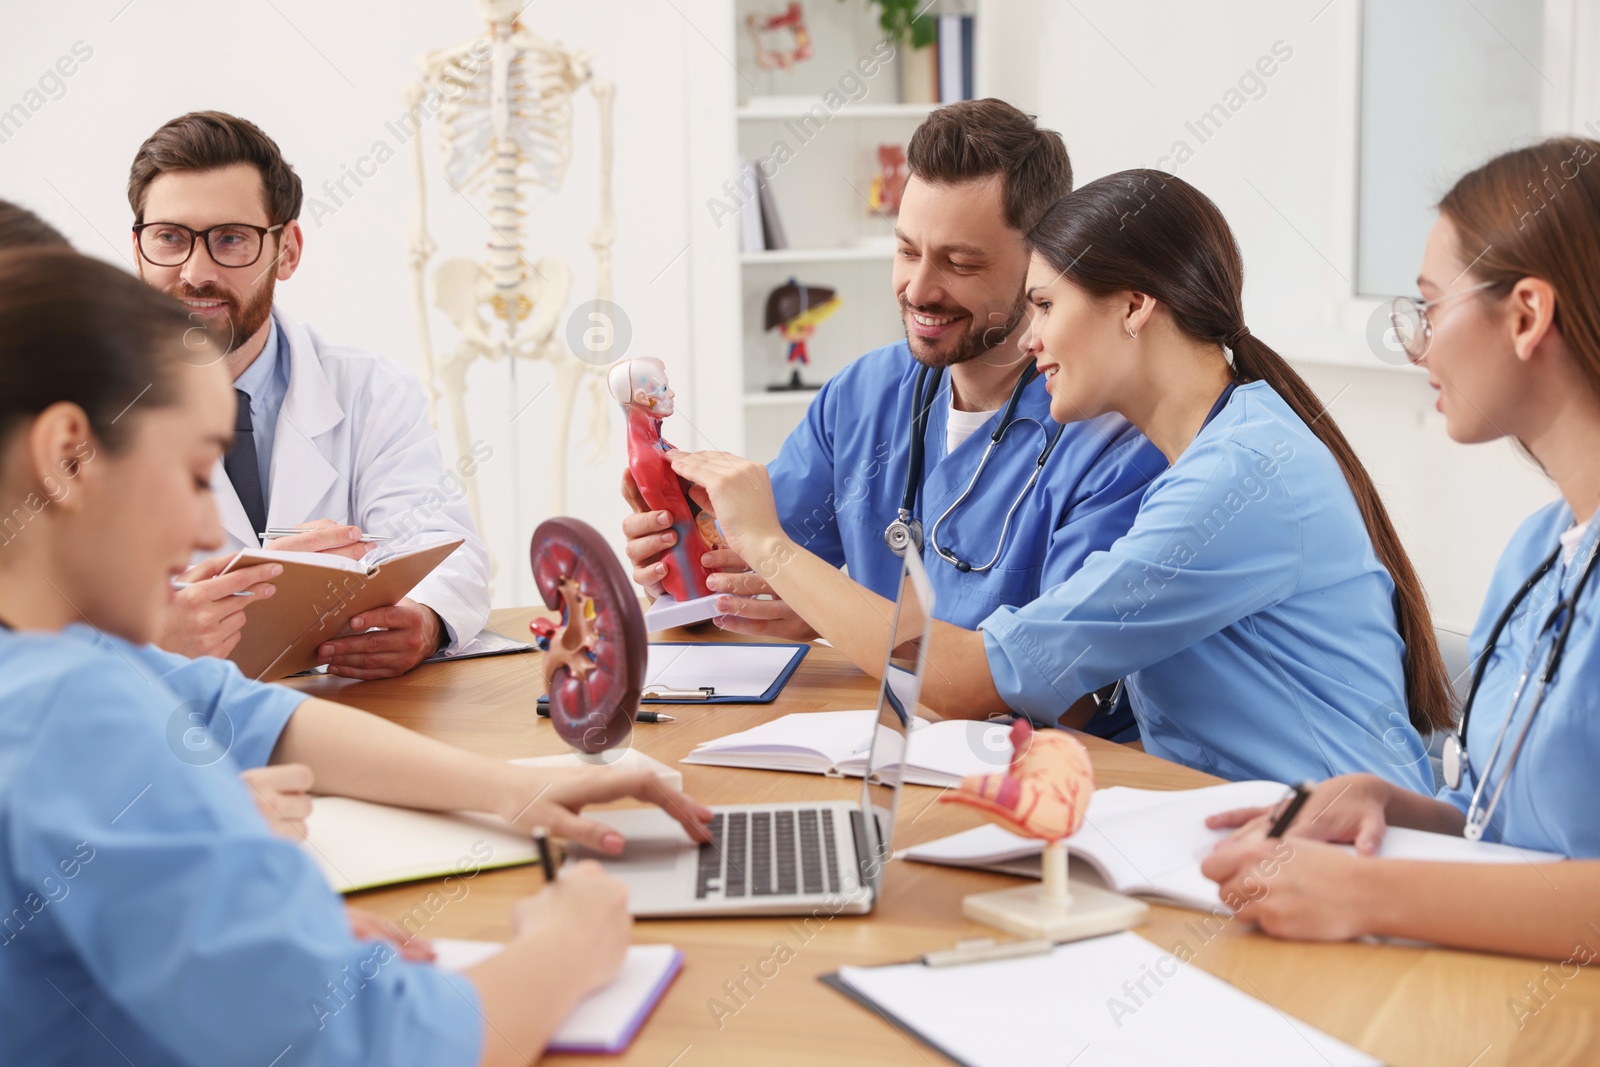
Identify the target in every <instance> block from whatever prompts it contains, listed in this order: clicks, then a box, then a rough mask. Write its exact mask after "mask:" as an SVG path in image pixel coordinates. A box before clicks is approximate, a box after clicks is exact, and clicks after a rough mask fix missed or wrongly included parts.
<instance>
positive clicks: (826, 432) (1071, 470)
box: [623, 99, 1167, 739]
mask: <svg viewBox="0 0 1600 1067" xmlns="http://www.w3.org/2000/svg"><path fill="white" fill-rule="evenodd" d="M907 161H908V165H909V170H910V178H909V179H908V181H907V183H906V189H905V196H904V198H903V199H902V201H901V206H900V214H899V217H898V219H897V224H896V227H895V234H896V237H897V239H898V242H899V247H898V250H897V253H896V256H895V265H894V295H895V299H896V300H897V301H898V303H899V305H900V314H901V319H902V322H903V325H904V327H905V331H906V337H905V340H902V341H896V342H895V343H893V344H890V345H886V346H884V347H883V348H880V349H877V350H875V351H872V352H869V353H867V354H866V355H864V356H862V357H861V358H859V359H857V360H856V361H855V362H853V363H851V364H850V365H849V366H848V367H846V368H845V369H844V370H842V371H840V372H839V373H838V374H836V375H834V376H833V377H832V378H831V379H829V380H828V382H827V383H826V384H825V385H824V386H823V387H822V390H821V392H820V393H818V395H817V397H816V399H815V400H814V401H812V403H811V405H810V407H809V409H808V410H807V412H806V418H805V421H804V422H803V423H802V424H801V425H800V426H799V427H798V428H796V429H795V431H794V432H793V433H791V434H790V435H789V438H788V440H787V441H785V442H784V446H783V449H782V451H781V452H780V453H779V455H778V458H777V459H776V460H775V461H773V462H772V463H771V464H770V466H769V471H770V473H771V476H772V487H773V492H774V494H775V496H776V499H777V502H778V507H779V511H780V515H781V518H782V521H783V525H784V528H785V530H786V531H787V533H788V534H789V536H790V537H791V538H793V539H794V540H795V541H796V542H797V543H798V544H799V545H801V546H802V547H804V548H806V549H809V550H810V551H812V552H814V553H816V554H817V555H819V556H821V557H822V558H824V559H826V560H828V561H829V562H831V563H833V564H835V565H836V566H843V567H847V568H848V569H849V572H850V575H851V577H852V578H854V579H855V580H856V581H858V582H861V583H862V584H863V585H865V586H866V587H867V588H869V589H871V590H872V591H873V592H876V593H878V594H880V595H882V596H885V597H891V598H892V597H893V596H894V595H895V592H896V591H897V588H898V583H899V577H900V560H899V558H898V557H897V556H896V555H895V554H894V552H892V551H891V550H890V548H889V547H888V545H887V544H886V542H885V539H884V538H885V531H886V530H887V528H888V527H889V526H890V524H891V523H893V522H894V521H895V520H896V519H897V518H899V517H901V516H900V510H901V508H902V505H903V504H904V503H905V493H906V487H907V471H908V467H909V466H910V465H911V463H912V460H913V459H914V458H915V457H914V455H913V453H914V451H920V452H921V453H922V455H921V465H920V471H919V472H918V474H917V476H916V478H915V479H914V495H913V498H912V500H911V507H910V508H909V509H907V510H908V511H909V512H910V516H911V517H912V518H914V519H915V520H917V521H918V522H919V523H920V525H921V526H922V529H923V533H922V538H921V540H922V557H923V560H924V562H925V564H926V566H927V570H928V574H929V576H930V578H931V579H932V581H933V584H934V590H935V601H936V605H937V606H936V612H937V614H938V616H939V618H941V619H943V620H945V621H947V622H950V623H952V624H954V625H959V626H967V627H975V626H977V625H978V623H980V622H982V621H983V620H984V619H985V618H987V617H988V616H989V615H990V614H991V613H992V612H993V611H994V610H995V609H997V608H999V607H1001V606H1003V605H1011V606H1021V605H1023V604H1026V603H1028V602H1029V601H1031V600H1033V599H1034V598H1036V597H1037V596H1038V595H1039V593H1040V591H1041V590H1043V589H1048V588H1050V587H1051V586H1053V585H1055V584H1057V583H1059V582H1062V581H1064V580H1065V579H1066V578H1068V577H1069V576H1071V575H1072V574H1073V573H1074V572H1076V571H1077V569H1078V567H1079V566H1080V565H1082V563H1083V561H1084V559H1085V557H1087V556H1088V555H1089V554H1090V553H1091V552H1095V551H1098V550H1101V549H1105V548H1108V547H1109V546H1110V545H1111V543H1112V542H1114V541H1115V540H1116V539H1117V538H1119V537H1121V536H1122V535H1123V534H1124V533H1126V532H1127V530H1128V528H1129V526H1131V525H1132V523H1133V517H1134V515H1135V513H1136V512H1137V511H1138V510H1139V500H1140V498H1141V496H1142V495H1143V493H1144V489H1145V486H1146V484H1147V483H1148V482H1149V481H1150V479H1152V478H1154V477H1155V476H1156V475H1158V474H1160V473H1161V472H1162V471H1163V470H1165V469H1166V466H1167V463H1166V459H1165V458H1164V457H1163V456H1162V454H1161V453H1160V451H1158V450H1157V449H1156V448H1155V446H1154V445H1152V444H1150V442H1149V441H1147V440H1146V439H1145V438H1144V436H1143V435H1141V434H1140V433H1139V432H1138V431H1137V430H1135V429H1134V428H1133V427H1132V426H1131V425H1130V424H1129V423H1128V422H1127V421H1126V420H1124V419H1123V418H1121V417H1120V416H1116V415H1112V416H1105V417H1101V418H1097V419H1092V420H1087V421H1080V422H1075V423H1072V424H1070V425H1068V426H1066V427H1065V428H1062V427H1060V426H1058V424H1056V423H1055V422H1053V421H1051V419H1050V398H1049V396H1048V395H1047V394H1046V392H1045V389H1044V381H1043V379H1041V378H1038V377H1037V376H1036V375H1035V374H1034V371H1033V369H1032V364H1031V362H1030V361H1029V360H1028V359H1027V358H1025V357H1024V356H1023V355H1022V353H1020V352H1019V351H1018V349H1017V344H1016V342H1017V339H1018V338H1019V337H1020V336H1021V335H1022V333H1023V332H1024V330H1025V321H1026V314H1025V313H1026V301H1025V299H1024V296H1023V283H1024V280H1025V278H1026V276H1027V271H1028V250H1027V247H1026V245H1025V243H1024V240H1023V235H1024V234H1025V233H1026V232H1027V231H1028V230H1029V228H1031V227H1032V226H1033V224H1034V223H1035V222H1037V221H1038V220H1039V218H1040V217H1041V216H1042V215H1043V214H1044V212H1045V209H1047V208H1048V207H1049V206H1050V205H1051V204H1053V203H1055V202H1056V201H1057V200H1059V199H1060V198H1061V197H1063V196H1065V195H1066V194H1067V193H1069V192H1070V191H1071V190H1072V165H1071V162H1070V161H1069V160H1068V158H1067V150H1066V146H1065V144H1063V142H1062V140H1061V135H1060V134H1058V133H1056V132H1054V131H1051V130H1042V129H1040V128H1039V127H1038V126H1037V125H1036V124H1035V122H1034V120H1033V119H1032V118H1031V117H1030V116H1028V115H1025V114H1023V113H1022V112H1020V111H1018V110H1017V109H1016V108H1014V107H1012V106H1011V105H1010V104H1007V103H1004V102H1003V101H1000V100H994V99H989V100H972V101H967V102H964V103H959V104H951V105H949V106H946V107H942V108H939V109H937V110H936V111H934V112H933V113H932V114H931V115H930V116H929V117H928V119H927V120H926V121H925V122H924V123H923V124H922V125H921V126H920V127H918V129H917V131H916V133H915V134H913V135H912V138H911V143H910V146H909V148H908V150H907ZM919 381H922V382H923V384H922V385H921V387H920V391H921V392H922V394H923V398H922V401H921V409H922V411H923V412H925V421H924V420H916V419H914V418H913V410H912V409H913V407H914V406H916V395H917V393H918V392H919ZM1013 399H1015V410H1014V411H1013V412H1012V413H1011V414H1012V417H1011V418H1010V419H1007V418H1006V409H1007V408H1008V407H1009V406H1010V404H1009V403H1008V402H1010V401H1012V400H1013ZM919 424H920V425H919ZM1000 429H1004V431H1005V432H1004V435H1003V436H1002V437H1001V438H1000V439H999V441H998V442H994V441H993V438H994V435H995V433H996V431H997V430H1000ZM919 431H920V432H919ZM1058 432H1059V434H1060V438H1059V440H1055V438H1056V435H1057V433H1058ZM914 436H915V437H918V438H920V443H921V447H920V449H917V450H914V449H913V447H912V440H913V437H914ZM1052 441H1054V445H1053V447H1052ZM991 443H992V444H993V449H992V453H991V452H988V449H989V447H990V445H991ZM1047 448H1048V449H1049V452H1048V455H1047V456H1046V457H1045V461H1044V463H1043V464H1042V466H1041V464H1040V459H1041V456H1042V455H1044V454H1045V451H1046V449H1047ZM986 457H987V462H985V459H986ZM1035 474H1037V480H1036V481H1035V482H1033V483H1032V484H1031V485H1030V479H1031V478H1033V477H1034V476H1035ZM623 493H624V496H625V497H627V499H628V501H629V503H630V504H631V505H632V506H633V508H634V511H635V514H633V515H630V516H629V517H628V518H626V519H625V520H624V521H623V532H624V533H625V534H626V536H627V538H628V546H627V548H628V556H629V558H630V559H631V560H632V562H633V564H634V568H635V569H634V577H635V580H636V581H638V582H639V584H641V585H643V586H644V587H645V588H646V589H647V590H649V591H650V592H651V593H652V594H653V595H659V593H660V578H661V575H662V574H663V573H664V572H663V570H662V569H661V563H660V556H661V554H662V552H663V551H664V550H665V549H666V548H667V547H668V546H670V545H671V544H672V543H673V541H674V535H673V534H672V533H671V532H670V530H667V529H666V528H667V526H668V525H669V520H668V519H667V517H666V514H665V513H664V512H651V511H648V510H647V508H646V505H645V503H644V501H643V499H642V498H641V497H640V496H639V494H638V492H637V490H636V489H635V487H634V486H633V483H632V481H631V480H630V479H629V478H627V477H626V476H625V477H624V481H623ZM707 563H708V565H711V566H717V567H724V568H729V569H730V571H737V572H743V573H719V574H714V575H712V577H711V579H710V581H711V591H712V592H716V593H722V594H726V595H725V596H723V598H722V602H721V603H719V607H720V608H721V610H722V611H723V612H724V614H722V615H720V616H718V618H717V620H716V621H717V624H718V625H719V626H721V627H723V628H724V629H727V630H733V631H737V632H740V633H749V634H759V635H765V636H770V637H781V638H785V639H795V640H806V639H809V638H811V637H814V636H816V634H815V631H813V630H812V629H811V628H810V627H809V626H807V625H806V624H805V623H804V622H803V621H802V620H800V618H799V617H798V616H797V615H795V613H794V612H793V610H792V609H790V608H789V606H788V605H786V604H785V603H783V601H782V600H778V599H767V598H768V597H770V596H771V590H770V588H768V586H767V584H766V583H765V582H764V581H763V580H762V578H761V577H760V574H759V573H757V572H756V571H749V570H746V569H745V568H746V561H743V560H741V559H739V557H738V556H737V555H735V554H734V553H732V552H729V551H726V550H719V551H713V552H712V553H710V554H709V555H708V557H707ZM1061 710H1062V711H1065V710H1066V708H1064V707H1063V708H1062V709H1061ZM1087 728H1088V729H1089V730H1090V732H1093V733H1098V734H1100V735H1102V736H1111V737H1121V738H1124V739H1131V738H1132V737H1133V736H1136V734H1135V733H1134V728H1133V725H1132V717H1131V715H1129V714H1127V713H1126V712H1123V713H1121V714H1116V715H1110V714H1097V715H1096V716H1095V717H1094V718H1093V719H1092V720H1091V721H1090V722H1089V724H1088V726H1087Z"/></svg>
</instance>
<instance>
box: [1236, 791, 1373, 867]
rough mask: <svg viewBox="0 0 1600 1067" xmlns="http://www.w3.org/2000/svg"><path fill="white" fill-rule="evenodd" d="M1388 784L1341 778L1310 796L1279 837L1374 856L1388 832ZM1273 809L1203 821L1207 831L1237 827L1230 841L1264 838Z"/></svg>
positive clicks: (1239, 810)
mask: <svg viewBox="0 0 1600 1067" xmlns="http://www.w3.org/2000/svg"><path fill="white" fill-rule="evenodd" d="M1388 802H1389V783H1388V782H1386V781H1384V780H1383V779H1382V778H1379V777H1378V776H1377V775H1375V774H1343V775H1340V776H1339V777H1337V778H1329V779H1328V780H1327V781H1326V782H1323V783H1322V784H1321V785H1319V786H1317V788H1316V789H1315V790H1313V791H1312V793H1311V796H1310V798H1308V799H1307V800H1306V802H1305V806H1304V807H1302V808H1301V809H1300V814H1298V815H1296V816H1295V820H1294V822H1293V824H1291V825H1290V827H1289V829H1288V831H1287V832H1286V833H1285V834H1284V836H1285V837H1293V838H1297V839H1303V840H1309V841H1332V842H1335V843H1337V844H1353V845H1355V846H1356V851H1357V852H1359V853H1360V854H1361V855H1363V856H1371V855H1374V854H1376V853H1377V851H1378V847H1379V846H1380V845H1382V844H1383V834H1384V831H1385V830H1386V829H1387V828H1388V815H1387V810H1386V809H1387V807H1388ZM1278 810H1279V809H1278V807H1271V808H1235V809H1233V810H1232V811H1224V812H1219V813H1218V814H1216V815H1212V816H1210V817H1209V818H1207V819H1206V825H1207V826H1209V827H1210V828H1211V829H1213V830H1226V829H1230V828H1232V827H1239V828H1240V829H1239V832H1238V833H1236V834H1234V835H1233V836H1234V837H1235V838H1244V837H1250V836H1254V835H1263V836H1264V835H1265V834H1266V832H1267V830H1268V828H1270V827H1271V825H1272V823H1273V821H1274V820H1275V819H1276V818H1277V817H1278Z"/></svg>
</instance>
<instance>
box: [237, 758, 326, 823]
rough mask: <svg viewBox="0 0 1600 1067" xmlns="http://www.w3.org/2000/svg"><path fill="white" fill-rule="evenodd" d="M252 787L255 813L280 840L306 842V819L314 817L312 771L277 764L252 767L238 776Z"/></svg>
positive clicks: (301, 767)
mask: <svg viewBox="0 0 1600 1067" xmlns="http://www.w3.org/2000/svg"><path fill="white" fill-rule="evenodd" d="M239 777H240V778H242V779H244V784H245V785H247V786H249V787H250V797H251V799H252V800H254V801H255V802H256V810H258V811H260V812H261V817H262V818H263V819H266V820H267V826H268V827H270V828H271V830H272V832H273V833H275V834H277V835H278V836H279V837H287V838H288V839H289V840H290V841H304V840H305V839H306V817H307V816H309V815H310V814H311V782H312V778H311V768H310V767H307V766H306V765H305V764H304V763H278V764H273V765H272V766H270V767H252V768H251V769H250V770H248V771H243V772H241V773H240V775H239Z"/></svg>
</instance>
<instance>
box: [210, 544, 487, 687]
mask: <svg viewBox="0 0 1600 1067" xmlns="http://www.w3.org/2000/svg"><path fill="white" fill-rule="evenodd" d="M462 543H463V542H462V541H461V540H460V539H459V538H458V539H457V540H454V541H443V542H439V543H437V544H431V545H423V546H422V547H420V548H413V549H406V550H404V551H399V552H389V551H386V550H384V549H376V550H374V551H373V552H370V553H368V554H367V556H366V557H365V558H364V559H359V560H355V559H350V558H348V557H346V556H339V555H335V554H333V553H329V552H274V551H273V550H271V549H262V548H247V549H245V550H243V551H242V552H240V553H239V554H238V555H237V556H235V557H234V558H233V560H232V561H231V562H230V563H229V564H228V566H227V567H226V568H225V569H224V571H223V573H224V574H226V573H228V571H231V570H234V569H236V568H238V567H250V566H253V565H255V564H257V563H279V564H282V565H283V573H282V574H280V575H278V577H276V578H274V579H273V580H272V584H273V585H275V586H276V587H277V592H276V593H275V594H273V596H272V597H270V598H268V599H266V600H263V601H261V602H260V603H259V604H251V605H250V606H249V607H247V608H245V612H244V631H243V633H242V634H241V635H240V637H239V643H238V644H237V645H235V646H234V649H233V651H232V652H230V653H229V654H228V658H229V659H231V660H233V662H234V663H236V664H238V665H239V670H240V671H242V672H243V673H244V675H245V676H246V677H248V678H255V679H257V680H258V681H263V682H270V681H273V680H275V679H278V678H284V677H287V676H288V675H291V674H298V673H299V672H300V671H303V670H307V669H309V668H311V667H315V666H316V665H317V646H318V645H319V644H321V643H322V642H324V641H326V640H329V639H330V638H334V637H338V636H340V635H341V634H343V633H344V631H345V627H346V626H347V625H348V624H349V622H350V620H351V619H352V618H353V617H355V616H356V615H359V614H361V613H362V612H363V611H371V610H372V609H373V608H382V607H387V606H389V605H390V604H393V603H395V602H397V601H398V600H400V599H401V598H402V597H404V596H405V595H406V594H407V593H409V592H411V590H412V589H414V588H415V587H416V585H417V583H418V582H420V581H422V579H424V578H426V577H427V576H428V575H429V573H431V572H432V571H433V569H434V568H435V567H437V566H438V565H439V564H440V563H441V562H442V561H443V560H444V558H445V557H446V556H448V555H449V554H450V553H452V552H454V551H455V550H456V549H457V548H459V547H460V546H461V544H462Z"/></svg>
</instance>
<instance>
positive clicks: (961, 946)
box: [922, 937, 1056, 967]
mask: <svg viewBox="0 0 1600 1067" xmlns="http://www.w3.org/2000/svg"><path fill="white" fill-rule="evenodd" d="M1055 947H1056V946H1055V942H1053V941H1051V940H1050V939H1049V938H1029V939H1025V940H1020V941H996V940H994V939H993V938H989V937H975V938H972V939H971V940H968V941H957V942H956V947H955V948H947V949H941V950H939V951H938V952H928V953H924V954H923V956H922V963H923V965H924V966H927V967H953V966H958V965H960V964H963V963H982V962H984V961H986V960H1010V959H1016V958H1017V957H1019V956H1043V955H1044V954H1045V953H1047V952H1050V951H1051V950H1053V949H1054V948H1055Z"/></svg>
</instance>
